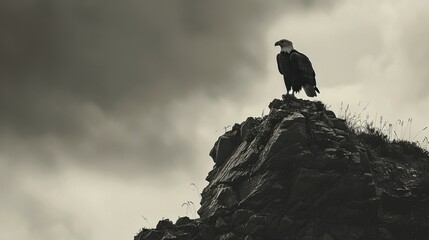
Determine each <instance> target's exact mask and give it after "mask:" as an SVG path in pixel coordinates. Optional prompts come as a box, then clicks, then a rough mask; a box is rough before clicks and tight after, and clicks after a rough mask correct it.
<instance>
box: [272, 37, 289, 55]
mask: <svg viewBox="0 0 429 240" xmlns="http://www.w3.org/2000/svg"><path fill="white" fill-rule="evenodd" d="M274 46H280V48H281V51H283V52H288V53H289V52H290V51H291V50H292V49H293V43H292V42H291V41H289V40H287V39H282V40H279V41H277V42H276V43H275V44H274Z"/></svg>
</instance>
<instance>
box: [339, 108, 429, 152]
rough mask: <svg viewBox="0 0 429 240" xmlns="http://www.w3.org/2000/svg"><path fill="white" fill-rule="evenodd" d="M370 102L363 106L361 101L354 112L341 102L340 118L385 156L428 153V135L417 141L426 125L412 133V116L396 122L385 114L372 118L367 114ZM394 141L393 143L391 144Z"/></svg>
mask: <svg viewBox="0 0 429 240" xmlns="http://www.w3.org/2000/svg"><path fill="white" fill-rule="evenodd" d="M368 105H369V104H367V105H366V106H365V107H363V108H361V103H360V102H359V104H358V107H357V110H356V111H354V112H353V113H352V111H351V110H350V106H349V104H347V106H344V105H343V103H341V107H340V114H339V117H340V118H344V119H345V121H346V124H347V126H348V127H349V129H350V130H351V131H353V132H354V133H355V134H356V135H357V136H358V137H360V138H361V139H362V140H363V141H364V142H365V143H367V144H369V145H372V146H374V147H377V148H379V149H380V150H381V153H383V154H384V155H385V156H391V157H394V156H398V155H401V154H404V153H405V154H418V155H421V154H424V155H428V154H429V152H428V150H429V149H428V145H429V141H428V137H427V136H425V137H424V138H423V140H422V141H421V142H419V141H417V140H416V139H417V137H419V136H420V135H421V134H422V133H424V132H425V131H426V130H427V127H424V128H423V129H421V130H420V131H419V132H417V133H416V134H414V136H413V134H412V123H413V119H412V118H411V117H410V118H408V120H407V121H406V122H405V121H403V120H400V119H399V120H397V121H396V122H395V124H392V123H389V122H387V121H386V120H385V119H383V116H378V113H376V115H375V118H374V119H371V117H370V115H369V114H366V115H365V119H364V118H363V117H362V116H363V114H365V111H366V110H367V107H368ZM390 143H393V144H390Z"/></svg>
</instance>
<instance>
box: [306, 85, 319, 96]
mask: <svg viewBox="0 0 429 240" xmlns="http://www.w3.org/2000/svg"><path fill="white" fill-rule="evenodd" d="M303 88H304V91H305V94H307V96H309V97H316V96H317V93H316V91H317V92H318V93H320V91H319V89H318V88H317V87H316V86H313V85H311V84H304V86H303Z"/></svg>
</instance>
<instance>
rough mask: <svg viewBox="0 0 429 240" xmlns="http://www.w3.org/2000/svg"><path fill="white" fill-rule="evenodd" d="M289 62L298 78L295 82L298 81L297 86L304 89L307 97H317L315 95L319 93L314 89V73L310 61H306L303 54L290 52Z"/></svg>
mask: <svg viewBox="0 0 429 240" xmlns="http://www.w3.org/2000/svg"><path fill="white" fill-rule="evenodd" d="M290 60H291V62H292V66H293V67H294V69H295V74H296V75H298V78H297V79H296V80H295V81H297V80H298V83H297V84H298V85H300V86H302V87H303V88H304V91H305V93H306V94H307V96H309V97H315V96H317V93H320V91H319V89H318V88H317V87H316V73H315V72H314V69H313V65H312V64H311V62H310V59H308V57H307V56H305V55H304V54H302V53H300V52H298V51H296V50H295V51H292V52H291V54H290ZM300 86H298V87H300ZM316 92H317V93H316Z"/></svg>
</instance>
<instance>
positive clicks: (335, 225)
mask: <svg viewBox="0 0 429 240" xmlns="http://www.w3.org/2000/svg"><path fill="white" fill-rule="evenodd" d="M269 107H270V113H269V115H267V116H265V117H264V118H262V119H261V118H248V119H247V120H246V121H244V122H243V123H241V124H236V125H234V126H233V127H232V129H231V130H230V131H228V132H226V133H225V134H224V135H222V136H220V137H219V139H218V140H217V141H216V143H215V145H214V147H213V149H212V150H211V152H210V156H211V157H212V158H213V161H214V162H215V165H214V168H213V170H212V171H210V172H209V174H208V176H207V178H206V180H207V181H208V182H209V184H208V186H207V187H206V188H205V189H204V191H203V192H202V200H201V208H200V209H199V210H198V213H199V215H200V219H197V220H191V219H185V220H183V219H179V220H180V221H179V220H178V222H177V223H176V224H173V223H171V222H167V223H166V222H165V220H164V222H160V224H159V227H157V229H153V230H148V229H144V230H143V231H142V232H141V233H139V234H138V235H137V236H136V237H135V238H134V239H136V240H141V239H154V240H157V239H216V240H217V239H219V240H235V239H237V240H239V239H246V240H251V239H255V240H256V239H273V240H274V239H296V240H298V239H306V240H312V239H314V240H316V239H317V240H345V239H350V240H355V239H356V240H357V239H380V240H383V239H398V240H399V239H418V240H420V239H421V240H427V239H429V175H428V173H429V157H428V155H427V154H426V153H425V152H424V151H420V150H413V149H412V148H411V150H409V149H408V151H405V150H406V149H404V146H402V145H400V144H395V143H384V144H387V148H386V146H384V147H381V146H380V145H379V144H374V141H367V140H368V139H370V138H367V137H368V136H366V135H365V136H364V137H362V136H358V135H356V134H354V132H353V131H351V130H350V129H349V128H348V126H347V125H346V123H345V121H344V120H342V119H339V118H337V117H336V116H335V114H334V112H332V111H329V110H326V108H325V106H324V105H323V104H322V103H320V102H311V101H306V100H297V99H294V98H287V99H284V100H279V99H275V100H274V101H272V102H271V103H270V105H269ZM386 149H390V150H389V151H387V150H386Z"/></svg>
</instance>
